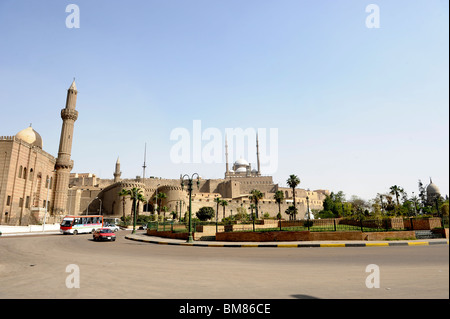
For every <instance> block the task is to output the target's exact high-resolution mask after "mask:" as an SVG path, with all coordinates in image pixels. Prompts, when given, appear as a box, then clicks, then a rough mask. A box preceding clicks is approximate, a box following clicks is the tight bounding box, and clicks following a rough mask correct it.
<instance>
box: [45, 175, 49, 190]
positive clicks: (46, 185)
mask: <svg viewBox="0 0 450 319" xmlns="http://www.w3.org/2000/svg"><path fill="white" fill-rule="evenodd" d="M48 181H49V180H48V175H47V177H46V178H45V188H48Z"/></svg>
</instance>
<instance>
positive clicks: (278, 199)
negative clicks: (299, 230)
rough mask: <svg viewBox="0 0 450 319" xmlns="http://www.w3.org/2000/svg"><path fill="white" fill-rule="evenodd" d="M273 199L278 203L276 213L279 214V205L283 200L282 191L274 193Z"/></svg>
mask: <svg viewBox="0 0 450 319" xmlns="http://www.w3.org/2000/svg"><path fill="white" fill-rule="evenodd" d="M273 199H275V201H276V202H277V203H278V212H279V213H280V214H281V203H282V202H283V200H284V194H283V191H276V192H275V195H273Z"/></svg>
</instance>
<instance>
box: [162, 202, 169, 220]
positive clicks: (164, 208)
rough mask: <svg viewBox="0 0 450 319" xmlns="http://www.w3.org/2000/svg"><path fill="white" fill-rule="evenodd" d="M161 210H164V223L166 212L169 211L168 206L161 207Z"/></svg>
mask: <svg viewBox="0 0 450 319" xmlns="http://www.w3.org/2000/svg"><path fill="white" fill-rule="evenodd" d="M161 210H162V211H163V212H164V215H163V222H164V223H165V222H166V213H167V212H168V211H169V208H167V206H163V207H162V208H161Z"/></svg>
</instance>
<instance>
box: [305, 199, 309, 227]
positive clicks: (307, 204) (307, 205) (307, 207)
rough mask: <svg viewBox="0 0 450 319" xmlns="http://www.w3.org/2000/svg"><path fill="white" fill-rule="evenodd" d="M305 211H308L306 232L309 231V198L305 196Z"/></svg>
mask: <svg viewBox="0 0 450 319" xmlns="http://www.w3.org/2000/svg"><path fill="white" fill-rule="evenodd" d="M306 209H307V210H308V230H309V196H306Z"/></svg>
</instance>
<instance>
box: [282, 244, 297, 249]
mask: <svg viewBox="0 0 450 319" xmlns="http://www.w3.org/2000/svg"><path fill="white" fill-rule="evenodd" d="M277 247H286V248H291V247H295V248H297V247H298V245H294V244H279V245H277Z"/></svg>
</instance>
